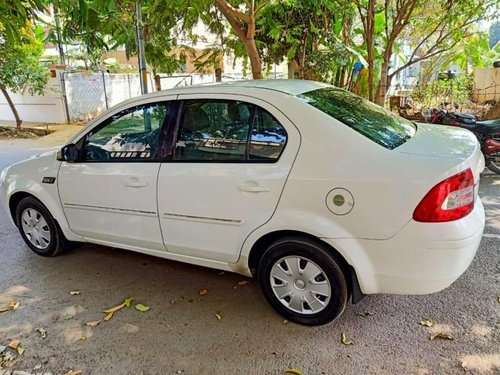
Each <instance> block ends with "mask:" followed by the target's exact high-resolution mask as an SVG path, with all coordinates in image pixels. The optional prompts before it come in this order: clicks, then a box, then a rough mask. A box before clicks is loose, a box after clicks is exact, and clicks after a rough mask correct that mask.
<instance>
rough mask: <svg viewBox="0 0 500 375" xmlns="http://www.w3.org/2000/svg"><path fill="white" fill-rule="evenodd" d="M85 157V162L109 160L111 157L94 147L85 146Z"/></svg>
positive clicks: (103, 150)
mask: <svg viewBox="0 0 500 375" xmlns="http://www.w3.org/2000/svg"><path fill="white" fill-rule="evenodd" d="M85 156H86V159H87V160H109V159H110V157H111V155H110V153H109V152H108V151H106V150H105V149H103V148H101V147H99V146H94V145H87V146H86V147H85Z"/></svg>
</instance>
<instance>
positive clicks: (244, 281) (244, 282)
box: [238, 280, 250, 286]
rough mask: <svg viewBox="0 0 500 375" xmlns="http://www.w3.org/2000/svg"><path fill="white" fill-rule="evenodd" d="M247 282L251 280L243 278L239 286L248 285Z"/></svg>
mask: <svg viewBox="0 0 500 375" xmlns="http://www.w3.org/2000/svg"><path fill="white" fill-rule="evenodd" d="M247 284H250V281H248V280H241V281H238V285H239V286H243V285H247Z"/></svg>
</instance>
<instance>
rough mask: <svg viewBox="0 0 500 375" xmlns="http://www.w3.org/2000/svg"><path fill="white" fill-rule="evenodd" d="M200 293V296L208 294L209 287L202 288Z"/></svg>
mask: <svg viewBox="0 0 500 375" xmlns="http://www.w3.org/2000/svg"><path fill="white" fill-rule="evenodd" d="M198 293H199V295H200V296H204V295H207V294H208V289H202V290H200V291H199V292H198Z"/></svg>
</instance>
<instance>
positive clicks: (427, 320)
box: [420, 318, 434, 327]
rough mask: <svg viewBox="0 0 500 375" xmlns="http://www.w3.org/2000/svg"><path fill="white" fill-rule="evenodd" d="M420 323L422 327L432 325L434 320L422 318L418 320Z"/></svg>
mask: <svg viewBox="0 0 500 375" xmlns="http://www.w3.org/2000/svg"><path fill="white" fill-rule="evenodd" d="M420 325H421V326H424V327H432V326H433V325H434V322H433V321H432V320H430V319H428V318H423V319H422V320H421V321H420Z"/></svg>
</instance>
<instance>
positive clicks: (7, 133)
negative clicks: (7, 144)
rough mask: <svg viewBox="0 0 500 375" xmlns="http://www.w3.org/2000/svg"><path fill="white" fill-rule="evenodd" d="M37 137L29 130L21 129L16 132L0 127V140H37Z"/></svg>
mask: <svg viewBox="0 0 500 375" xmlns="http://www.w3.org/2000/svg"><path fill="white" fill-rule="evenodd" d="M37 137H39V136H38V135H37V134H35V133H33V132H32V131H30V130H24V129H21V130H19V131H17V130H16V129H13V128H6V127H1V126H0V139H5V138H37Z"/></svg>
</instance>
